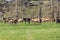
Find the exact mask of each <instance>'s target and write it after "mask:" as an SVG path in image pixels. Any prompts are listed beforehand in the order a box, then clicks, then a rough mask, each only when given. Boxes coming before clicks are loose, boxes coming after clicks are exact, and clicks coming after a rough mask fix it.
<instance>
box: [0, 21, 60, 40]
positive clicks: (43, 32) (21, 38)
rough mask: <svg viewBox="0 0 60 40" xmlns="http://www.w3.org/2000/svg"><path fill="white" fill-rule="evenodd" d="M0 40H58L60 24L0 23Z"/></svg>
mask: <svg viewBox="0 0 60 40" xmlns="http://www.w3.org/2000/svg"><path fill="white" fill-rule="evenodd" d="M0 40H60V24H56V23H41V24H38V23H31V24H28V23H26V24H25V23H18V24H8V23H2V22H0Z"/></svg>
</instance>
